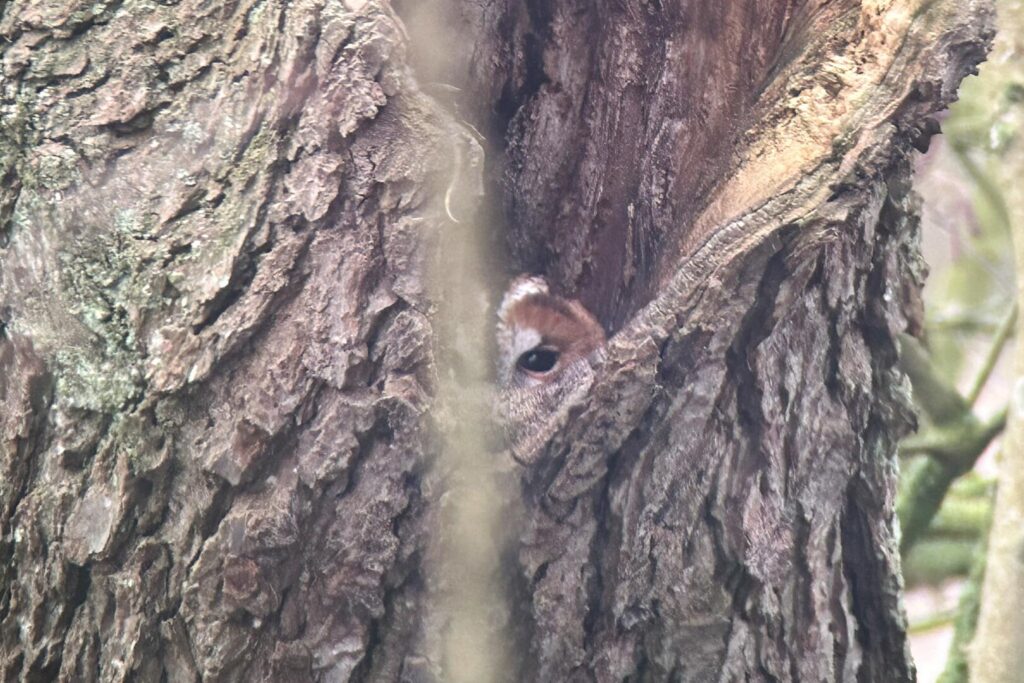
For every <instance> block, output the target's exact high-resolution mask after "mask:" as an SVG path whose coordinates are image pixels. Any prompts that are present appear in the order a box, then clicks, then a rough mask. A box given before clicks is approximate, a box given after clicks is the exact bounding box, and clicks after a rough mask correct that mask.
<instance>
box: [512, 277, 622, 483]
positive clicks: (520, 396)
mask: <svg viewBox="0 0 1024 683" xmlns="http://www.w3.org/2000/svg"><path fill="white" fill-rule="evenodd" d="M497 336H498V353H499V358H498V389H499V390H498V403H497V406H496V413H497V416H498V419H499V420H500V421H501V422H502V423H503V425H504V427H505V433H506V435H507V437H508V442H509V447H510V449H511V451H512V455H513V457H515V458H516V460H518V461H520V462H524V463H530V462H533V461H534V460H535V459H536V456H537V455H538V453H539V451H540V449H541V448H542V447H543V446H544V444H545V443H547V441H548V440H549V439H550V438H551V436H552V435H553V434H554V432H555V430H556V429H557V428H558V426H559V425H560V424H561V422H562V420H563V419H564V418H565V413H566V411H567V410H568V406H569V405H571V404H572V403H573V402H574V400H573V399H575V398H578V397H579V396H581V395H582V394H584V393H586V391H587V390H588V389H589V388H590V385H591V383H592V382H593V379H594V370H593V364H595V363H596V362H598V361H599V359H600V357H601V355H602V354H603V352H604V343H605V334H604V330H603V329H602V327H601V325H600V323H598V322H597V320H596V319H595V318H594V316H593V315H591V314H590V312H589V311H588V310H587V309H586V308H584V307H583V304H581V303H580V302H578V301H575V300H568V299H563V298H562V297H559V296H555V295H554V294H552V293H551V291H550V290H549V288H548V284H547V282H545V281H544V279H543V278H540V277H535V276H520V277H518V278H516V279H515V280H513V281H512V283H511V284H510V285H509V288H508V291H507V292H506V293H505V298H504V299H503V300H502V302H501V307H500V308H499V309H498V332H497Z"/></svg>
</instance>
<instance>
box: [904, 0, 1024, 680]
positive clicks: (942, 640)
mask: <svg viewBox="0 0 1024 683" xmlns="http://www.w3.org/2000/svg"><path fill="white" fill-rule="evenodd" d="M998 4H999V19H998V21H999V34H998V36H997V39H996V45H995V48H994V51H993V53H992V54H991V55H990V57H989V61H988V62H987V63H986V64H983V65H982V68H981V72H980V75H979V76H978V77H973V78H968V79H967V80H966V81H964V85H963V87H962V88H961V92H960V101H959V102H957V103H956V104H955V105H954V106H953V107H952V108H951V109H950V111H949V112H948V114H947V115H946V116H945V117H944V118H943V120H942V129H943V133H944V134H943V135H941V136H938V137H936V138H934V139H933V141H932V145H931V148H930V149H929V151H928V153H927V154H925V155H923V156H922V157H920V159H919V160H918V168H917V176H916V181H915V183H916V187H917V191H918V193H919V194H920V195H921V198H922V200H923V205H922V233H923V249H924V255H925V259H926V261H927V263H928V266H929V270H930V274H929V276H928V279H927V285H926V287H925V317H926V322H925V331H924V338H923V340H922V342H923V343H922V344H917V343H915V342H914V340H910V339H907V340H904V341H905V343H904V351H905V355H906V358H905V361H904V365H905V370H906V371H907V372H908V374H909V375H910V377H911V381H912V384H913V389H914V401H915V403H916V404H917V407H918V413H919V421H920V428H919V430H918V432H917V434H914V435H912V436H910V437H908V438H907V439H905V440H904V442H903V444H902V447H901V485H900V494H899V498H898V502H897V509H898V514H899V517H900V523H901V527H902V529H903V537H902V545H901V551H902V555H903V567H904V576H905V580H906V584H907V598H906V606H907V613H908V617H909V620H910V632H911V647H912V649H913V653H914V659H915V661H916V662H917V666H918V672H919V680H920V681H921V682H922V683H932V682H934V681H942V683H955V682H957V681H964V680H966V667H965V666H964V657H965V645H967V644H968V643H969V642H970V640H971V636H972V634H973V629H974V622H975V620H976V616H977V590H978V583H979V579H980V577H981V576H982V574H983V572H984V566H985V554H986V553H985V550H986V538H987V531H988V527H989V524H990V519H991V513H992V507H993V493H994V491H995V488H996V484H997V472H998V470H997V466H998V462H999V460H1000V458H1001V457H1002V454H1003V452H1004V450H1005V446H1006V444H1005V443H1004V438H1003V437H1004V432H1005V423H1006V415H1007V406H1008V402H1009V400H1010V397H1011V393H1012V387H1013V386H1014V384H1015V382H1016V379H1015V376H1014V367H1013V365H1014V364H1013V355H1014V344H1015V343H1016V340H1015V336H1016V334H1015V330H1016V328H1017V325H1018V320H1017V311H1016V306H1015V302H1016V277H1017V276H1016V273H1015V270H1016V266H1015V262H1014V249H1013V241H1012V238H1013V231H1014V230H1017V231H1018V234H1021V233H1020V231H1022V230H1024V226H1020V225H1016V224H1015V218H1014V217H1015V216H1020V215H1022V211H1024V207H1022V206H1020V202H1021V194H1020V192H1019V191H1018V187H1020V186H1021V185H1022V184H1024V180H1022V174H1024V144H1022V141H1021V140H1020V136H1021V131H1022V125H1021V124H1022V122H1024V68H1022V65H1024V55H1022V54H1021V47H1022V43H1024V23H1022V21H1024V12H1022V9H1021V5H1022V3H1021V2H1020V1H1014V2H999V3H998ZM1021 680H1024V673H1022V678H1021Z"/></svg>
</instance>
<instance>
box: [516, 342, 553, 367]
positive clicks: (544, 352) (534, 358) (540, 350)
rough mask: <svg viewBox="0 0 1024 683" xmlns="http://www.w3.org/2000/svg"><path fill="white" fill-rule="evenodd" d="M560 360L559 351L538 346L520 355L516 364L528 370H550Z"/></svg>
mask: <svg viewBox="0 0 1024 683" xmlns="http://www.w3.org/2000/svg"><path fill="white" fill-rule="evenodd" d="M557 362H558V351H555V350H554V349H548V348H544V347H542V346H538V347H537V348H535V349H530V350H529V351H527V352H526V353H524V354H523V355H521V356H519V360H517V361H516V365H517V366H519V367H520V368H521V369H523V370H526V371H527V372H536V373H545V372H550V371H551V369H552V368H554V367H555V364H556V363H557Z"/></svg>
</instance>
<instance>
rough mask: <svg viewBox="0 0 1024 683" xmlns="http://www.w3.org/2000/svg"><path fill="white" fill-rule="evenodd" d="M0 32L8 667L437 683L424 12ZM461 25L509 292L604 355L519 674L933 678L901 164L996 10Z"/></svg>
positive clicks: (526, 542)
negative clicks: (920, 635) (912, 538)
mask: <svg viewBox="0 0 1024 683" xmlns="http://www.w3.org/2000/svg"><path fill="white" fill-rule="evenodd" d="M720 5H721V7H720ZM0 11H2V15H0V41H2V42H3V44H4V47H3V53H2V69H3V71H2V80H0V107H2V110H0V114H2V123H0V178H2V179H3V182H2V185H0V221H2V222H0V240H2V241H0V245H2V246H0V325H2V327H3V336H2V338H0V402H2V413H0V430H2V431H0V471H2V475H3V476H2V480H0V530H2V539H0V676H2V678H3V680H10V681H15V680H52V679H54V678H60V679H64V680H144V681H149V680H154V681H156V680H161V678H162V677H165V678H166V679H167V680H175V681H177V680H182V681H186V680H198V679H203V680H218V681H251V680H287V681H303V680H317V681H320V680H324V681H328V680H329V681H344V680H374V681H377V680H381V681H386V680H398V679H403V680H410V681H414V680H425V679H427V678H428V677H429V675H430V673H429V672H430V671H431V670H433V669H435V668H436V667H435V666H434V664H432V663H431V662H429V661H428V660H429V657H430V655H431V653H430V652H427V651H426V650H425V649H424V647H423V646H422V633H421V631H422V624H423V623H425V622H424V614H423V613H424V608H425V604H426V603H425V588H424V586H425V584H426V581H425V579H424V576H423V567H422V557H423V556H424V554H425V549H426V548H427V544H428V540H427V539H428V537H429V535H430V534H431V533H432V531H431V529H430V526H429V519H430V515H431V509H432V507H433V506H432V505H431V503H432V502H434V501H435V500H436V496H437V491H436V490H432V489H431V488H430V487H425V486H424V485H423V482H424V477H425V475H424V471H425V470H426V469H427V468H428V466H429V462H430V458H431V450H430V446H429V444H428V441H427V439H426V436H425V435H426V432H427V431H429V429H428V422H427V418H426V411H427V408H428V406H429V403H430V397H431V396H432V394H433V392H434V386H435V382H434V379H433V360H432V359H433V355H432V352H431V344H432V342H433V334H434V333H433V327H432V324H431V320H430V318H429V316H428V313H429V312H430V300H429V296H428V293H427V287H426V279H425V274H424V273H425V271H426V268H425V266H424V264H425V262H426V261H427V260H429V259H430V258H433V256H434V255H435V254H436V249H437V247H436V243H437V240H436V239H435V238H436V237H437V234H438V232H439V229H440V227H441V226H442V224H443V221H442V219H441V218H440V216H439V214H438V212H437V206H436V204H437V202H435V201H432V197H433V196H434V195H435V194H436V192H434V188H435V187H436V184H437V183H438V182H442V183H443V182H445V180H446V179H447V178H448V176H449V175H450V173H451V171H450V169H449V168H447V166H446V163H445V162H444V160H445V159H446V158H449V157H450V156H451V151H450V149H451V144H452V136H451V135H450V134H449V130H450V127H451V125H452V124H451V120H450V118H449V117H448V116H447V115H446V114H445V113H444V112H443V111H442V110H440V109H437V108H436V107H434V106H433V105H432V103H431V100H429V99H428V98H426V97H424V96H423V95H421V94H420V93H419V91H418V89H417V87H416V85H415V83H414V82H413V80H412V79H411V76H410V74H409V71H408V69H407V63H406V56H405V41H406V38H405V33H404V31H403V29H402V27H401V23H400V21H399V20H398V19H397V18H396V17H395V16H394V15H393V13H392V12H391V10H390V8H389V7H388V6H387V5H386V3H383V2H373V1H370V2H364V1H361V0H348V1H347V2H337V1H334V0H330V1H324V0H297V1H294V2H284V1H283V0H280V1H274V0H239V1H238V2H230V3H206V2H202V1H201V0H183V1H182V2H179V3H171V2H166V3H149V2H139V3H122V2H118V1H115V0H108V1H107V2H89V3H86V2H65V1H63V0H61V1H59V2H58V1H57V0H45V1H43V2H40V1H38V0H22V1H15V2H10V3H7V4H6V6H5V7H4V8H3V9H2V10H0ZM452 11H453V13H454V14H453V16H455V17H461V19H460V20H461V21H463V22H465V24H464V26H465V27H466V28H467V30H469V31H472V33H466V34H464V35H463V37H462V39H461V40H460V41H459V43H460V46H461V47H462V48H466V50H467V53H469V57H468V60H469V65H470V69H471V76H470V77H469V78H468V80H467V82H466V83H465V84H464V85H466V90H465V92H468V93H471V94H472V95H473V98H474V100H473V104H474V106H475V108H476V110H477V111H479V112H483V113H482V114H481V119H486V121H483V120H482V121H481V122H480V124H481V125H480V127H482V128H486V130H488V131H490V132H489V133H488V137H489V138H490V139H491V141H492V143H493V144H495V145H500V146H501V147H502V149H497V150H494V151H495V152H497V153H498V154H497V155H495V157H494V161H495V165H494V170H495V171H496V173H495V177H496V178H497V177H500V178H501V182H495V183H494V184H493V186H492V189H493V193H494V194H495V195H500V199H501V200H502V201H503V202H504V205H505V207H506V214H507V215H506V218H507V226H508V228H507V234H508V244H509V247H510V252H511V254H512V262H513V263H514V265H515V266H517V267H520V268H524V269H531V270H537V271H543V272H546V273H547V274H548V275H549V276H550V277H551V278H552V279H553V281H554V282H555V283H556V284H557V285H558V286H559V287H561V288H562V289H563V290H565V291H567V292H578V293H579V294H580V296H581V297H582V298H583V300H584V301H585V302H586V303H587V304H589V305H590V306H591V307H592V308H593V310H595V312H596V313H598V315H599V317H600V318H601V319H602V321H603V322H604V323H605V324H606V325H607V326H609V328H611V329H613V330H616V331H617V332H618V334H617V335H616V336H615V338H614V339H613V340H612V342H611V343H610V346H609V353H608V360H607V362H606V363H605V365H604V366H603V367H602V368H600V369H599V375H598V380H597V382H596V383H595V385H594V388H593V390H592V391H591V393H590V396H589V397H588V398H587V399H586V400H584V402H583V403H582V404H581V405H580V406H579V407H577V408H575V409H574V411H573V413H572V415H573V419H572V420H571V421H570V422H569V424H568V425H567V426H566V427H565V428H564V429H561V430H560V431H559V433H558V435H557V436H556V438H555V439H554V441H553V443H552V445H551V447H550V448H549V449H548V450H547V452H546V453H545V455H544V457H543V458H541V459H540V460H539V461H538V462H537V463H535V464H534V465H532V466H531V467H529V468H525V469H523V470H522V472H521V475H522V483H523V487H522V489H523V496H524V510H523V514H522V520H521V525H522V528H521V538H520V542H519V544H517V547H516V548H514V549H513V551H514V552H513V553H512V557H513V559H512V562H513V563H514V564H515V567H514V571H512V574H513V575H514V576H513V583H514V584H515V587H514V590H515V598H514V600H513V603H512V607H513V617H512V618H513V624H512V625H513V627H514V630H515V635H516V643H517V646H518V647H519V648H520V650H519V656H518V657H517V658H514V659H516V660H517V661H518V662H519V667H520V670H514V671H510V672H509V678H510V680H538V681H569V680H600V681H617V680H623V679H630V680H681V681H695V682H704V681H711V680H723V681H732V680H806V681H892V680H909V679H910V678H911V677H912V666H911V664H910V662H909V660H908V656H907V653H906V648H905V637H904V633H903V626H904V624H903V618H902V614H901V610H900V606H899V597H900V580H899V568H898V559H897V557H898V555H897V551H896V544H895V538H894V534H893V530H892V527H891V522H892V517H893V510H892V503H893V501H892V493H893V484H894V476H895V475H894V471H893V468H894V460H893V452H894V443H895V439H896V438H897V437H898V435H899V434H900V433H901V431H902V429H903V428H904V427H905V425H906V424H907V422H908V415H907V412H906V410H907V409H906V405H907V404H906V401H905V393H906V392H905V389H904V385H903V383H902V381H901V379H900V377H899V376H898V374H897V373H896V372H895V370H894V369H893V368H894V362H895V358H896V354H897V348H896V344H895V335H896V334H897V333H898V332H900V331H902V330H904V329H905V328H907V327H908V326H910V327H911V328H912V327H913V315H914V311H915V309H916V305H917V303H916V302H917V290H918V287H919V286H920V280H921V266H920V263H919V261H918V256H917V247H916V232H915V231H916V225H917V224H916V221H915V219H914V218H913V198H912V196H911V194H910V191H909V186H908V176H909V164H908V158H907V157H908V153H909V147H910V145H912V144H914V143H919V142H920V141H921V140H922V139H927V136H928V135H929V134H930V132H932V130H933V127H932V126H931V124H929V123H928V119H927V116H928V115H929V114H931V113H933V112H935V111H936V110H938V109H939V108H941V107H942V106H943V105H944V104H945V103H947V102H949V101H950V100H951V98H952V97H953V94H954V92H955V88H956V86H957V84H958V83H959V81H960V79H961V78H962V77H963V75H964V74H965V73H966V72H968V71H969V70H970V69H971V68H972V67H973V65H974V64H975V63H976V62H977V61H978V60H979V59H980V58H981V55H982V54H983V45H984V42H985V39H986V36H987V31H988V24H989V21H990V17H989V16H988V5H987V4H985V3H984V2H981V1H980V0H979V1H977V2H954V1H952V0H939V1H937V2H890V3H883V2H864V3H862V4H858V3H856V2H853V1H852V0H845V1H841V2H821V3H816V2H802V3H801V2H793V3H783V2H754V1H749V2H739V3H718V2H711V1H710V0H708V1H707V2H699V1H694V0H689V1H686V0H664V1H662V2H641V1H640V0H636V1H634V0H627V1H626V2H614V3H613V2H604V1H601V2H569V1H561V0H560V1H556V2H532V1H529V0H528V1H526V2H515V1H513V0H502V1H495V2H486V3H473V2H466V3H456V4H455V6H454V7H453V8H452ZM470 36H476V39H475V42H474V41H473V40H472V39H471V38H470ZM469 48H472V49H469ZM480 343H485V342H484V341H483V340H481V341H480Z"/></svg>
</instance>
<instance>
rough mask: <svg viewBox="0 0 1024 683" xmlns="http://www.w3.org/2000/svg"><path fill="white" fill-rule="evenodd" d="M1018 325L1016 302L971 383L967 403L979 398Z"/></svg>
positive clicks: (969, 403) (970, 403)
mask: <svg viewBox="0 0 1024 683" xmlns="http://www.w3.org/2000/svg"><path fill="white" fill-rule="evenodd" d="M1016 327H1017V304H1016V303H1015V304H1014V305H1013V306H1011V307H1010V312H1009V313H1007V314H1006V317H1005V318H1003V321H1002V322H1001V323H1000V324H999V329H998V330H996V335H995V338H994V339H993V340H992V346H991V347H990V348H989V350H988V354H987V355H986V356H985V362H984V363H983V364H982V366H981V369H980V370H978V375H977V376H976V377H975V378H974V382H973V383H972V384H971V390H970V391H968V392H967V396H966V397H965V400H966V401H967V405H970V406H973V405H974V404H975V402H976V401H977V400H978V396H979V395H980V394H981V390H982V389H984V388H985V383H986V382H988V378H989V377H990V376H991V375H992V370H993V369H995V367H996V363H997V362H999V357H1000V356H1002V355H1003V348H1004V347H1005V346H1006V342H1007V340H1008V339H1009V338H1010V337H1012V336H1013V331H1014V329H1015V328H1016Z"/></svg>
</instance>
